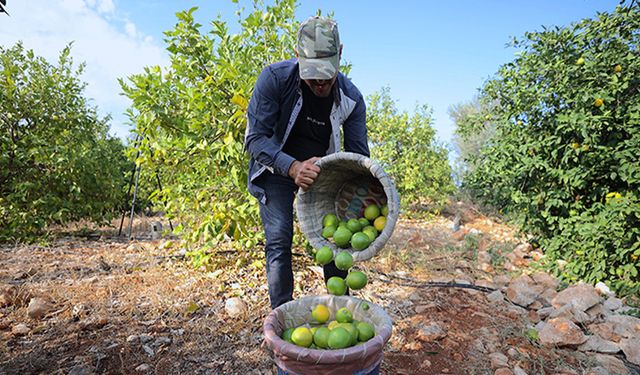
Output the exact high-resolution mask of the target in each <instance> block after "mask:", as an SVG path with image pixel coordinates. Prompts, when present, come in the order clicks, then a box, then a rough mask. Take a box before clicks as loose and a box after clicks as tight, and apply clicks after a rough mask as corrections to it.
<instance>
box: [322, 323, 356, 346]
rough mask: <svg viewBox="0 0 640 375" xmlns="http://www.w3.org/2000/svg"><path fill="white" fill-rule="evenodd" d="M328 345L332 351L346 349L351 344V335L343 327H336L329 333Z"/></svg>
mask: <svg viewBox="0 0 640 375" xmlns="http://www.w3.org/2000/svg"><path fill="white" fill-rule="evenodd" d="M327 344H328V346H329V348H331V349H344V348H346V347H347V346H349V345H350V344H351V334H350V333H349V331H347V330H346V329H344V328H343V327H336V328H334V329H332V330H331V332H329V339H328V340H327Z"/></svg>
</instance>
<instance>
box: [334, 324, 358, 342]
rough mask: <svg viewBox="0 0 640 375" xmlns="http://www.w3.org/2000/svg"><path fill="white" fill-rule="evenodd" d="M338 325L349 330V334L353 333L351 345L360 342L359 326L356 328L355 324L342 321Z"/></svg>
mask: <svg viewBox="0 0 640 375" xmlns="http://www.w3.org/2000/svg"><path fill="white" fill-rule="evenodd" d="M338 327H342V328H344V329H346V330H347V332H349V335H351V342H350V343H349V345H355V344H356V343H357V342H358V328H356V326H355V325H353V324H351V323H340V325H339V326H338Z"/></svg>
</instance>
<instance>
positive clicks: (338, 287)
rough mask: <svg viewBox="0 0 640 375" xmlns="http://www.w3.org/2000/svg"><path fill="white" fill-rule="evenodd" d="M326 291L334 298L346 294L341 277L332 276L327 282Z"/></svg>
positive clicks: (345, 287)
mask: <svg viewBox="0 0 640 375" xmlns="http://www.w3.org/2000/svg"><path fill="white" fill-rule="evenodd" d="M327 290H328V291H329V293H330V294H333V295H334V296H343V295H344V294H345V293H346V292H347V283H346V282H345V281H344V279H343V278H342V277H339V276H332V277H330V278H329V280H327Z"/></svg>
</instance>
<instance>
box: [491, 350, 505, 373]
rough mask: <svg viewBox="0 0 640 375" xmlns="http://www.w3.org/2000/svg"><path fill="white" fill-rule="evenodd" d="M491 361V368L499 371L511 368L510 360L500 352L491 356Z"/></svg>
mask: <svg viewBox="0 0 640 375" xmlns="http://www.w3.org/2000/svg"><path fill="white" fill-rule="evenodd" d="M489 359H490V360H491V368H492V369H498V368H500V367H509V358H507V356H506V355H504V354H502V353H500V352H494V353H491V354H489Z"/></svg>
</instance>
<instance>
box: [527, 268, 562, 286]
mask: <svg viewBox="0 0 640 375" xmlns="http://www.w3.org/2000/svg"><path fill="white" fill-rule="evenodd" d="M531 278H532V279H533V281H535V283H536V284H538V285H542V286H543V287H544V288H545V289H553V290H556V288H557V287H558V284H559V283H560V282H559V281H558V279H556V278H555V277H553V276H551V275H549V274H548V273H546V272H536V273H534V274H532V275H531Z"/></svg>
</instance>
